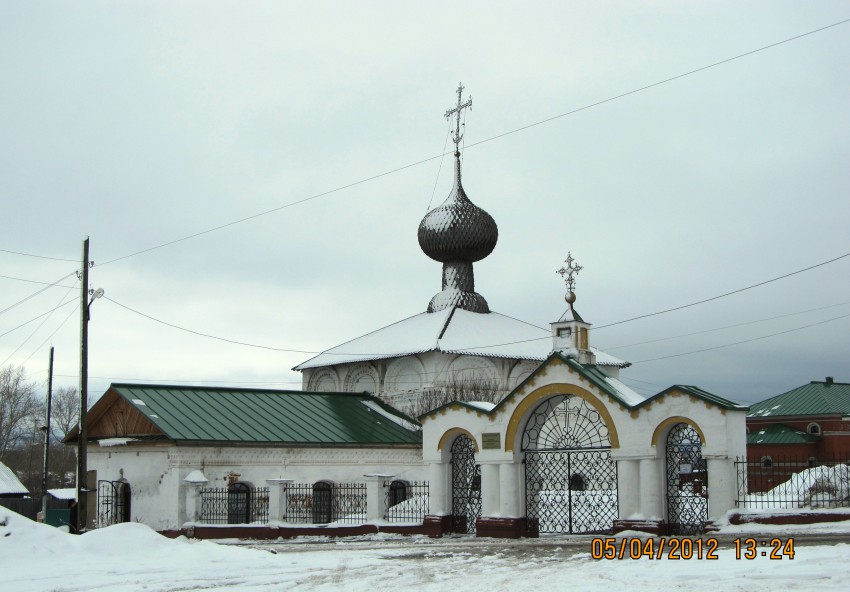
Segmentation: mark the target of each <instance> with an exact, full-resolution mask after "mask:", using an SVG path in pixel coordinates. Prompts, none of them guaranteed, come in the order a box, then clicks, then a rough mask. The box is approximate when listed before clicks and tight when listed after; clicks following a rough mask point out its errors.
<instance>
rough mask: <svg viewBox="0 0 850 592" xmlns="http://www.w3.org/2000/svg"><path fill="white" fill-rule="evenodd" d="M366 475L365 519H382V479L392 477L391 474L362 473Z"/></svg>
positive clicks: (383, 507)
mask: <svg viewBox="0 0 850 592" xmlns="http://www.w3.org/2000/svg"><path fill="white" fill-rule="evenodd" d="M363 476H364V477H366V520H382V519H383V518H384V509H385V503H384V487H383V485H384V481H388V480H390V479H392V477H393V476H392V475H380V474H372V475H363Z"/></svg>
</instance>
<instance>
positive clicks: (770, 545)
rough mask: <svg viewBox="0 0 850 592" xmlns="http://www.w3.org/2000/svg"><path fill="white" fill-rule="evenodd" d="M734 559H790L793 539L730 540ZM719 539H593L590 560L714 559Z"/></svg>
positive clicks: (792, 550)
mask: <svg viewBox="0 0 850 592" xmlns="http://www.w3.org/2000/svg"><path fill="white" fill-rule="evenodd" d="M731 542H732V548H733V549H734V550H735V559H748V560H749V559H756V558H758V557H766V558H768V559H773V560H782V559H794V539H793V538H772V539H767V538H764V539H760V538H736V539H732V541H731ZM719 548H720V542H719V541H718V540H717V539H716V538H713V537H708V538H705V539H702V538H694V539H689V538H663V537H662V538H657V539H656V538H647V539H640V538H632V537H622V538H614V537H608V538H594V539H593V540H592V541H591V545H590V556H591V557H592V558H593V559H641V558H646V559H672V560H688V559H707V560H716V559H718V555H717V551H718V549H719Z"/></svg>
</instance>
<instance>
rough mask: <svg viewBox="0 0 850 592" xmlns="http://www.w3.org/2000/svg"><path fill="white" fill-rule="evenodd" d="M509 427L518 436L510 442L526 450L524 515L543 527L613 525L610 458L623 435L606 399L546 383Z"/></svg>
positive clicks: (578, 529)
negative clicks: (615, 423) (618, 432)
mask: <svg viewBox="0 0 850 592" xmlns="http://www.w3.org/2000/svg"><path fill="white" fill-rule="evenodd" d="M559 387H560V388H559ZM565 391H566V392H565ZM519 426H522V431H521V432H520V431H518V428H519ZM511 427H513V428H514V429H513V431H512V433H513V436H514V437H515V438H516V440H518V441H515V442H511V438H510V436H508V437H506V440H508V441H507V442H506V447H507V445H509V444H511V443H513V444H514V446H515V447H516V448H518V449H519V450H520V451H522V454H523V464H524V466H525V508H526V516H527V518H528V519H529V521H534V522H536V524H537V527H538V529H539V532H541V533H582V532H604V531H608V530H610V529H611V528H612V527H613V522H614V520H615V519H616V518H617V516H618V510H619V500H618V495H617V464H616V461H614V460H613V459H612V458H611V449H612V447H614V446H613V444H614V443H615V442H616V443H617V445H619V438H618V437H617V432H616V427H615V426H614V422H613V419H612V417H611V414H610V412H609V411H608V409H607V408H606V407H605V406H604V405H603V404H602V402H601V401H599V399H597V398H596V397H594V396H593V395H591V394H590V393H588V392H586V391H584V389H581V388H580V387H575V386H574V385H547V386H546V387H542V388H541V389H538V390H537V391H535V392H534V393H531V395H529V396H528V397H526V399H525V400H524V401H523V403H521V404H520V405H519V406H517V409H516V410H515V412H514V416H513V417H512V419H511V424H509V428H508V429H509V433H510V430H511Z"/></svg>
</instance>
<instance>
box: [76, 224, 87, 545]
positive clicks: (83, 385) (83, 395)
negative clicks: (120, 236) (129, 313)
mask: <svg viewBox="0 0 850 592" xmlns="http://www.w3.org/2000/svg"><path fill="white" fill-rule="evenodd" d="M88 356H89V239H88V237H86V239H85V240H84V241H83V261H82V269H81V270H80V423H79V430H77V432H78V433H77V532H82V531H84V530H85V529H86V527H87V526H88V521H87V511H88V508H87V504H86V501H87V500H86V493H87V491H88V488H87V487H86V477H87V474H88V466H87V464H86V453H87V444H88V441H87V440H88V429H87V426H86V411H87V407H88V391H87V387H88V374H89V358H88Z"/></svg>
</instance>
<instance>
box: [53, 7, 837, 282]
mask: <svg viewBox="0 0 850 592" xmlns="http://www.w3.org/2000/svg"><path fill="white" fill-rule="evenodd" d="M848 22H850V19H845V20H842V21H838V22H835V23H832V24H830V25H826V26H824V27H820V28H818V29H813V30H811V31H807V32H805V33H801V34H799V35H795V36H794V37H789V38H787V39H783V40H781V41H777V42H775V43H771V44H769V45H765V46H762V47H759V48H757V49H753V50H750V51H747V52H744V53H741V54H738V55H735V56H732V57H730V58H726V59H724V60H720V61H718V62H714V63H712V64H709V65H707V66H702V67H700V68H696V69H694V70H689V71H687V72H684V73H682V74H677V75H676V76H671V77H670V78H665V79H664V80H660V81H658V82H653V83H652V84H648V85H645V86H642V87H639V88H636V89H633V90H630V91H627V92H624V93H621V94H618V95H615V96H613V97H609V98H607V99H603V100H601V101H597V102H595V103H591V104H589V105H585V106H583V107H579V108H577V109H573V110H571V111H565V112H564V113H559V114H558V115H553V116H552V117H548V118H546V119H542V120H540V121H536V122H534V123H530V124H527V125H524V126H522V127H518V128H516V129H512V130H510V131H507V132H503V133H501V134H497V135H495V136H491V137H489V138H485V139H483V140H479V141H478V142H473V143H471V144H469V145H467V144H466V143H465V142H464V149H467V148H474V147H475V146H480V145H481V144H486V143H487V142H493V141H495V140H498V139H501V138H504V137H506V136H509V135H512V134H516V133H519V132H521V131H525V130H527V129H530V128H533V127H536V126H539V125H543V124H546V123H550V122H552V121H555V120H556V119H560V118H562V117H567V116H569V115H573V114H576V113H580V112H581V111H586V110H588V109H592V108H594V107H598V106H600V105H604V104H606V103H610V102H612V101H616V100H619V99H622V98H625V97H628V96H630V95H633V94H636V93H640V92H643V91H646V90H649V89H651V88H655V87H656V86H661V85H663V84H667V83H669V82H673V81H675V80H678V79H680V78H684V77H686V76H691V75H693V74H696V73H698V72H702V71H704V70H708V69H710V68H716V67H717V66H721V65H723V64H727V63H729V62H732V61H735V60H739V59H741V58H744V57H747V56H751V55H753V54H756V53H759V52H762V51H766V50H768V49H771V48H774V47H777V46H779V45H783V44H785V43H790V42H791V41H796V40H798V39H802V38H803V37H807V36H809V35H814V34H815V33H820V32H822V31H825V30H827V29H831V28H833V27H837V26H839V25H843V24H845V23H848ZM447 154H449V153H448V152H443V153H442V154H437V155H435V156H430V157H428V158H423V159H422V160H418V161H416V162H413V163H410V164H406V165H403V166H400V167H397V168H394V169H391V170H388V171H385V172H383V173H378V174H377V175H372V176H371V177H366V178H364V179H361V180H359V181H354V182H352V183H348V184H347V185H342V186H339V187H336V188H334V189H330V190H328V191H323V192H321V193H316V194H314V195H311V196H309V197H305V198H302V199H299V200H296V201H293V202H290V203H287V204H283V205H281V206H278V207H275V208H272V209H269V210H265V211H262V212H259V213H256V214H252V215H250V216H246V217H244V218H239V219H238V220H233V221H231V222H227V223H225V224H221V225H219V226H215V227H213V228H208V229H206V230H201V231H199V232H196V233H194V234H190V235H187V236H184V237H182V238H177V239H174V240H171V241H168V242H165V243H162V244H159V245H156V246H153V247H149V248H147V249H142V250H141V251H136V252H133V253H129V254H127V255H123V256H121V257H116V258H115V259H110V260H108V261H106V262H105V263H101V264H100V265H108V264H110V263H115V262H116V261H122V260H124V259H129V258H130V257H135V256H136V255H141V254H143V253H149V252H150V251H155V250H157V249H161V248H163V247H167V246H170V245H174V244H177V243H180V242H183V241H187V240H190V239H193V238H197V237H199V236H203V235H205V234H209V233H211V232H215V231H217V230H222V229H224V228H228V227H230V226H235V225H236V224H241V223H243V222H248V221H249V220H254V219H256V218H259V217H261V216H266V215H268V214H272V213H274V212H279V211H280V210H284V209H287V208H291V207H293V206H296V205H300V204H303V203H306V202H308V201H312V200H314V199H318V198H320V197H325V196H328V195H331V194H333V193H337V192H340V191H343V190H345V189H350V188H351V187H356V186H357V185H362V184H363V183H368V182H369V181H374V180H376V179H380V178H381V177H386V176H388V175H392V174H394V173H398V172H401V171H403V170H406V169H409V168H413V167H416V166H419V165H421V164H425V163H427V162H430V161H432V160H436V159H438V158H440V159H442V158H443V157H444V156H446V155H447ZM69 261H70V260H69Z"/></svg>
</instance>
